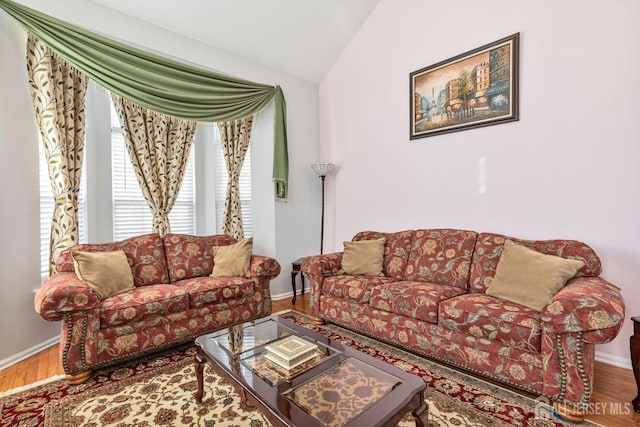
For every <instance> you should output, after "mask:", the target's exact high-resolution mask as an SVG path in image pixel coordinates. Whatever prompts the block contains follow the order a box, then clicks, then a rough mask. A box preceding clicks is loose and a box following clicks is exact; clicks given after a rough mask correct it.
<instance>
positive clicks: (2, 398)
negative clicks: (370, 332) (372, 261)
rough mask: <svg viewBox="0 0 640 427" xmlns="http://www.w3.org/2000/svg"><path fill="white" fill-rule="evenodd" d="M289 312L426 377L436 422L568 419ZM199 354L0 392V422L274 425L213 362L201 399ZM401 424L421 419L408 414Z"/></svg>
mask: <svg viewBox="0 0 640 427" xmlns="http://www.w3.org/2000/svg"><path fill="white" fill-rule="evenodd" d="M283 316H284V317H287V318H290V319H292V320H294V321H296V322H297V323H299V324H302V325H304V326H306V327H308V328H310V329H314V330H317V331H319V332H321V333H323V334H325V335H328V336H331V337H332V338H334V339H339V340H340V341H342V342H344V343H346V344H349V345H351V346H353V347H356V348H358V349H359V350H361V351H365V352H366V353H368V354H371V355H373V356H375V357H377V358H379V359H382V360H385V361H387V362H388V363H391V364H394V365H396V366H398V367H400V368H401V369H404V370H406V371H409V372H411V373H413V374H415V375H418V376H420V377H421V378H423V379H424V380H425V382H426V383H427V384H428V387H427V391H426V394H425V398H426V400H427V402H428V404H429V425H430V426H471V427H475V426H477V427H480V426H540V427H543V426H562V425H564V424H563V423H561V422H560V421H559V420H558V419H555V418H554V417H553V416H552V414H551V412H550V411H549V408H548V407H545V406H544V405H541V404H540V403H539V402H536V401H535V400H533V399H530V398H527V397H524V396H521V395H519V394H516V393H513V392H510V391H507V390H505V389H503V388H500V387H498V386H494V385H491V384H489V383H486V382H484V381H482V380H479V379H476V378H474V377H471V376H468V375H465V374H463V373H460V372H458V371H455V370H452V369H449V368H446V367H444V366H440V365H438V364H436V363H432V362H429V361H427V360H425V359H423V358H420V357H417V356H414V355H412V354H409V353H407V352H404V351H402V350H398V349H396V348H393V347H391V346H387V345H385V344H381V343H379V342H376V341H374V340H371V339H369V338H366V337H363V336H361V335H358V334H355V333H352V332H350V331H347V330H344V329H342V328H338V327H336V326H331V325H325V326H316V325H314V324H313V323H312V322H311V319H310V318H309V317H308V316H305V315H302V314H299V313H296V312H287V313H285V314H283ZM193 355H194V347H193V346H192V345H189V346H183V347H179V348H175V349H172V350H168V351H165V352H163V353H156V354H155V355H152V356H148V357H145V358H140V359H137V360H135V361H132V362H128V363H124V364H120V365H116V366H113V367H110V368H107V369H104V370H101V371H99V372H97V373H96V374H95V375H94V376H93V377H92V378H91V379H90V380H89V381H87V382H86V383H85V384H82V385H78V386H69V385H67V384H66V383H65V382H64V381H60V380H57V381H53V382H50V383H47V384H42V385H37V386H35V387H33V388H30V389H27V390H22V391H18V392H15V393H11V392H9V393H3V394H0V420H1V421H0V427H5V426H23V427H35V426H48V427H61V426H74V427H75V426H96V427H97V426H118V427H124V426H136V427H146V426H205V427H208V426H214V425H215V426H250V427H258V426H269V425H270V424H269V422H268V421H267V419H266V418H265V417H264V416H263V415H262V414H261V413H260V412H259V411H257V410H250V409H247V408H244V409H243V406H244V405H241V402H240V397H239V396H238V395H237V394H236V393H235V391H234V389H233V387H232V386H231V384H229V383H228V382H227V381H226V380H224V379H223V378H221V377H219V376H217V375H216V374H215V373H213V371H212V370H211V369H210V368H209V366H208V364H207V365H206V366H205V394H204V400H203V402H202V404H200V405H198V404H196V402H195V400H194V397H193V396H194V393H195V390H196V381H195V375H194V367H193ZM399 425H400V426H402V427H408V426H413V425H415V424H414V422H413V419H412V418H411V416H410V415H408V416H407V417H405V418H404V419H403V420H402V421H401V422H400V424H399ZM581 425H582V426H593V425H594V424H592V423H589V422H585V423H583V424H581Z"/></svg>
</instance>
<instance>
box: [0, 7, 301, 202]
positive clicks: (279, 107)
mask: <svg viewBox="0 0 640 427" xmlns="http://www.w3.org/2000/svg"><path fill="white" fill-rule="evenodd" d="M0 8H1V9H3V10H4V11H5V12H7V13H8V14H9V15H10V16H12V17H13V18H14V19H16V20H17V21H18V22H20V23H21V24H22V25H23V26H24V27H25V28H26V29H27V31H29V32H31V33H33V34H34V35H36V36H37V37H38V38H39V39H40V40H42V42H43V43H45V44H46V45H47V46H49V48H51V49H52V50H53V51H54V52H55V53H56V54H57V55H59V56H60V57H61V58H63V59H64V60H65V61H67V62H68V63H69V64H71V65H72V66H74V67H75V68H77V69H78V70H79V71H81V72H82V73H84V74H86V75H87V76H89V77H90V78H91V79H93V80H94V81H95V82H96V83H98V84H99V85H101V86H103V87H104V88H106V89H107V90H109V91H111V92H113V93H115V94H117V95H120V96H121V97H123V98H125V99H127V100H129V101H131V102H133V103H135V104H138V105H140V106H143V107H145V108H148V109H150V110H154V111H157V112H159V113H162V114H166V115H169V116H174V117H178V118H181V119H186V120H195V121H202V122H222V121H227V120H236V119H240V118H242V117H246V116H249V115H252V114H255V113H258V112H259V111H261V110H262V109H264V108H265V107H266V106H267V105H269V103H270V102H271V100H274V101H275V135H274V140H275V141H274V155H273V180H274V183H275V195H276V198H279V199H285V198H286V197H287V186H288V175H289V160H288V154H287V125H286V115H287V114H286V103H285V99H284V94H283V93H282V89H281V88H280V86H269V85H264V84H259V83H253V82H250V81H246V80H242V79H238V78H234V77H231V76H227V75H224V74H219V73H215V72H212V71H209V70H204V69H201V68H197V67H193V66H190V65H187V64H184V63H181V62H178V61H174V60H172V59H169V58H166V57H162V56H159V55H155V54H152V53H150V52H146V51H144V50H141V49H138V48H135V47H132V46H129V45H126V44H124V43H120V42H117V41H115V40H113V39H110V38H107V37H104V36H101V35H99V34H95V33H92V32H90V31H87V30H85V29H83V28H80V27H77V26H75V25H71V24H69V23H67V22H64V21H61V20H59V19H56V18H54V17H52V16H49V15H45V14H43V13H41V12H38V11H36V10H34V9H31V8H28V7H26V6H23V5H20V4H18V3H14V2H12V1H9V0H0Z"/></svg>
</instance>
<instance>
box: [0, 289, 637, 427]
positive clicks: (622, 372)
mask: <svg viewBox="0 0 640 427" xmlns="http://www.w3.org/2000/svg"><path fill="white" fill-rule="evenodd" d="M306 307H307V305H306V302H305V299H304V296H298V300H297V301H296V304H295V305H293V304H291V299H290V298H287V299H282V300H277V301H274V302H273V312H274V313H276V312H278V311H282V310H287V309H292V310H297V311H300V312H302V313H306V312H307V310H306ZM59 359H60V358H59V356H58V346H54V347H51V348H49V349H46V350H43V351H42V352H40V353H38V354H36V355H34V356H32V357H30V358H29V359H26V360H24V361H22V362H19V363H17V364H15V365H13V366H10V367H9V368H7V369H4V370H2V371H0V392H3V391H6V390H11V389H13V388H16V387H21V386H24V385H26V384H31V383H33V382H36V381H40V380H43V379H46V378H49V377H52V376H54V375H62V374H63V369H62V365H61V363H60V360H59ZM637 392H638V391H637V389H636V383H635V380H634V376H633V372H632V371H631V370H630V369H624V368H619V367H617V366H613V365H609V364H606V363H602V362H596V365H595V390H594V393H593V397H592V404H591V407H590V411H589V412H590V414H589V415H588V416H587V418H588V419H589V420H591V421H594V422H596V423H599V424H602V425H604V426H607V427H628V426H633V425H636V426H640V414H636V413H634V412H633V409H632V407H631V403H630V402H631V400H632V399H633V398H635V397H636V394H637Z"/></svg>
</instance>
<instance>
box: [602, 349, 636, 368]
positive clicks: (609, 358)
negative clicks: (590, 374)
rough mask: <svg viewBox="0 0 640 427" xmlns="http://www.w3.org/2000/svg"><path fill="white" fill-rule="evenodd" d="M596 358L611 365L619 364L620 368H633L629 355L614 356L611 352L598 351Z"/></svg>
mask: <svg viewBox="0 0 640 427" xmlns="http://www.w3.org/2000/svg"><path fill="white" fill-rule="evenodd" d="M595 359H596V360H597V361H598V362H602V363H608V364H609V365H613V366H617V367H619V368H625V369H632V366H631V358H629V357H620V356H613V355H611V354H607V353H600V352H598V351H596V357H595Z"/></svg>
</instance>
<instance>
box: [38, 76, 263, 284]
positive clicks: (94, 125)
mask: <svg viewBox="0 0 640 427" xmlns="http://www.w3.org/2000/svg"><path fill="white" fill-rule="evenodd" d="M90 88H91V90H90V94H92V95H91V96H89V97H88V101H87V108H86V114H87V118H88V119H89V120H88V122H89V124H88V126H87V141H86V144H85V158H86V157H87V156H86V155H87V153H88V154H89V162H90V163H91V165H90V166H91V167H87V161H84V162H83V172H82V182H81V187H80V195H79V206H78V217H79V241H80V242H81V243H85V242H88V241H91V242H95V243H98V242H107V241H117V240H122V239H126V238H128V237H131V236H135V235H139V234H144V233H149V232H151V229H152V215H151V211H150V209H149V207H148V206H147V202H146V201H145V200H144V197H143V196H142V191H141V190H140V187H139V185H138V181H137V178H136V176H135V173H134V171H133V167H132V166H131V161H130V160H129V155H128V153H127V150H126V147H125V144H124V135H123V132H122V129H121V128H120V123H119V121H118V117H117V114H116V112H115V109H114V108H113V105H111V101H110V98H109V96H108V94H107V93H106V92H105V91H103V90H102V89H99V88H97V87H93V86H90ZM198 126H200V127H202V128H203V129H204V130H205V132H200V134H201V136H200V137H199V138H198V136H196V140H194V145H197V147H196V146H194V147H192V149H191V152H190V157H189V163H188V165H187V169H186V171H185V176H184V179H183V181H182V187H181V189H180V194H179V195H178V198H177V200H176V203H175V205H174V206H173V209H172V210H171V213H170V214H169V221H170V225H171V232H172V233H184V234H196V230H199V231H198V232H199V233H203V234H204V233H206V234H213V233H221V232H222V217H223V213H224V202H225V199H226V191H227V170H226V165H225V163H224V155H223V153H222V147H221V145H220V134H219V132H218V127H217V126H216V125H215V124H213V123H201V124H199V125H198ZM201 130H202V129H201ZM196 135H198V133H196ZM39 146H40V155H39V161H40V163H39V168H40V207H41V209H40V259H41V263H40V270H41V275H42V278H43V280H44V279H46V278H47V277H48V275H49V264H48V263H49V235H50V229H51V215H52V212H53V205H54V201H53V195H52V193H51V185H50V183H49V176H48V170H47V164H46V161H45V159H44V152H43V149H42V144H41V143H40V144H39ZM198 150H199V151H198ZM212 153H213V154H212ZM98 156H102V157H98ZM196 156H197V159H198V163H197V166H196V162H195V161H194V160H196ZM105 157H106V158H107V159H109V158H110V160H111V162H109V161H108V160H107V161H101V160H100V159H101V158H102V159H104V158H105ZM196 168H198V169H197V171H196V170H195V169H196ZM196 172H197V173H196ZM87 180H88V182H89V184H90V186H89V187H88V189H89V191H87ZM196 191H197V192H196ZM196 194H198V196H197V197H196ZM240 197H241V203H242V220H243V223H244V231H245V236H246V237H249V236H251V235H252V234H253V232H252V220H251V148H249V150H248V151H247V156H246V158H245V161H244V164H243V167H242V171H241V174H240ZM196 204H197V206H198V208H199V209H200V211H199V213H200V215H199V217H200V219H199V221H200V222H201V223H200V224H198V226H199V228H196V224H197V223H196ZM89 209H90V211H89ZM89 214H90V215H91V216H89ZM209 218H210V219H209ZM214 219H215V224H213V222H214Z"/></svg>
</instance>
